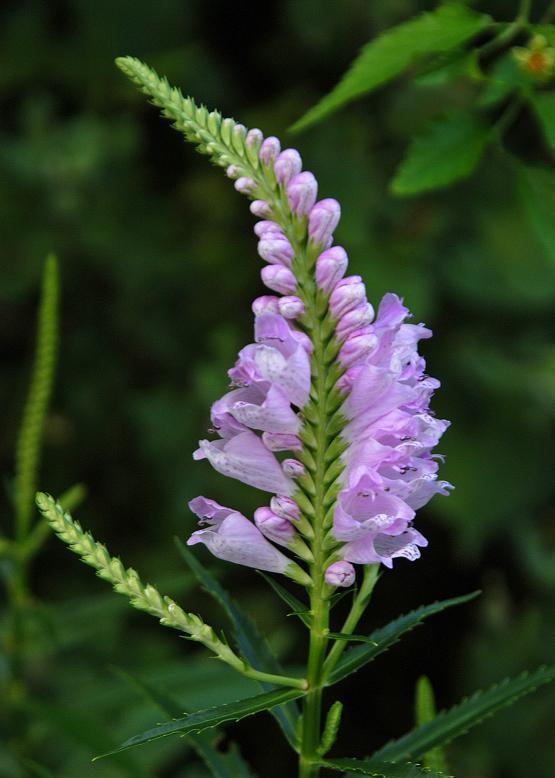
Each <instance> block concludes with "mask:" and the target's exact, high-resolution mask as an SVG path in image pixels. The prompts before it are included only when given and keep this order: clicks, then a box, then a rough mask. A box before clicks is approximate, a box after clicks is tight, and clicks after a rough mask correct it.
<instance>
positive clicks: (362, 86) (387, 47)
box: [291, 3, 491, 131]
mask: <svg viewBox="0 0 555 778" xmlns="http://www.w3.org/2000/svg"><path fill="white" fill-rule="evenodd" d="M490 21H491V19H490V17H489V16H486V15H485V14H479V13H476V12H475V11H473V10H471V9H470V8H468V7H467V6H465V5H462V4H461V3H445V4H443V5H440V6H439V8H437V9H436V10H435V11H432V12H430V13H422V14H420V15H418V16H415V17H414V18H413V19H409V20H408V21H407V22H404V23H403V24H400V25H398V26H397V27H393V28H392V29H390V30H387V31H386V32H384V33H382V35H380V36H378V37H377V38H375V39H374V40H372V41H370V42H369V43H368V44H367V45H366V46H364V48H363V49H362V51H361V52H360V54H359V56H358V57H357V58H356V60H355V61H354V62H353V64H352V65H351V67H350V69H349V70H348V71H347V73H345V75H344V76H343V78H342V79H341V81H340V82H339V83H338V84H337V86H336V87H335V88H334V89H332V91H331V92H330V93H329V94H327V95H326V96H325V97H324V98H322V100H320V102H319V103H317V104H316V105H315V106H314V107H313V108H311V109H310V110H309V111H308V112H307V113H306V114H305V115H304V116H303V117H302V118H301V119H299V120H298V121H297V122H295V124H294V125H293V127H292V128H291V129H292V130H293V131H298V130H304V129H306V128H307V127H309V126H310V125H312V124H316V123H317V122H319V121H321V120H322V119H323V118H324V117H325V116H327V115H328V114H330V113H332V111H336V110H337V109H338V108H341V107H342V106H344V105H345V104H346V103H349V102H351V101H352V100H354V99H355V98H356V97H360V96H361V95H364V94H367V93H368V92H371V91H372V90H373V89H376V87H378V86H380V85H381V84H384V83H385V82H386V81H389V80H390V79H392V78H394V77H395V76H397V75H398V74H399V73H401V72H402V71H403V70H405V68H406V67H407V66H408V65H409V64H410V63H411V62H412V61H413V60H415V59H417V58H418V57H422V56H424V55H427V54H438V53H441V52H444V51H450V50H452V49H455V48H456V47H457V46H460V45H461V44H463V43H464V42H465V41H467V40H470V38H472V37H474V36H475V35H477V33H479V32H480V31H481V30H483V29H484V28H485V27H487V25H488V24H489V23H490Z"/></svg>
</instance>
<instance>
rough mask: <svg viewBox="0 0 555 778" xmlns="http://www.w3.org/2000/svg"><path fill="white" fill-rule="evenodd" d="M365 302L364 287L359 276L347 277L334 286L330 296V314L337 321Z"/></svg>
mask: <svg viewBox="0 0 555 778" xmlns="http://www.w3.org/2000/svg"><path fill="white" fill-rule="evenodd" d="M365 301H366V287H365V286H364V284H363V283H362V279H361V277H360V276H347V278H342V279H341V281H338V283H337V284H336V285H335V287H334V289H333V292H332V293H331V296H330V313H331V315H332V316H333V318H334V319H339V317H340V316H344V314H346V313H347V312H348V311H352V310H353V308H356V307H357V306H358V305H360V304H361V303H363V302H365Z"/></svg>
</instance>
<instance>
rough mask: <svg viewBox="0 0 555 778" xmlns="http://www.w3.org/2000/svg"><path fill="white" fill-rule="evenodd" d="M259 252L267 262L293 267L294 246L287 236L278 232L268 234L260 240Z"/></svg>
mask: <svg viewBox="0 0 555 778" xmlns="http://www.w3.org/2000/svg"><path fill="white" fill-rule="evenodd" d="M258 253H259V254H260V256H261V257H262V259H264V260H265V261H266V262H270V263H271V264H273V265H285V267H291V260H292V259H293V248H292V247H291V244H290V243H289V241H288V240H287V238H286V237H284V236H283V237H280V236H279V235H278V234H276V233H270V234H266V235H264V236H263V237H262V239H261V240H260V241H259V242H258Z"/></svg>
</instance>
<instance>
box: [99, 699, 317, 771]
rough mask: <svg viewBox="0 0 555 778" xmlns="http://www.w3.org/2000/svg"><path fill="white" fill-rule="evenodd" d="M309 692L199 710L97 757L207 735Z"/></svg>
mask: <svg viewBox="0 0 555 778" xmlns="http://www.w3.org/2000/svg"><path fill="white" fill-rule="evenodd" d="M305 693H306V692H304V691H300V690H299V689H277V690H275V691H271V692H265V693H264V694H258V695H256V697H248V698H247V699H245V700H238V701H237V702H230V703H227V704H226V705H218V706H217V707H215V708H208V709H207V710H199V711H197V712H196V713H191V714H190V715H188V716H182V717H180V718H178V719H173V720H172V721H167V722H165V723H164V724H159V725H158V726H156V727H153V728H152V729H148V730H146V732H142V733H141V734H140V735H135V737H132V738H129V740H126V741H125V742H124V743H122V744H121V745H120V746H118V747H117V748H115V749H114V750H113V751H109V752H108V753H106V754H102V755H101V756H98V757H96V759H101V758H102V757H104V756H111V755H112V754H117V753H119V752H120V751H126V750H127V749H129V748H134V747H135V746H140V745H143V743H150V742H151V741H152V740H159V739H160V738H163V737H168V736H169V735H189V734H190V733H191V732H204V730H206V729H211V728H212V727H217V726H219V725H220V724H224V723H225V722H228V721H240V720H241V719H244V718H246V717H247V716H253V715H255V714H256V713H261V712H262V711H265V710H270V709H271V708H275V707H276V705H283V704H284V703H286V702H289V701H290V700H296V699H298V698H299V697H302V696H303V695H304V694H305Z"/></svg>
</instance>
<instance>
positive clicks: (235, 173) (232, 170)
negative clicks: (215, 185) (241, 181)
mask: <svg viewBox="0 0 555 778" xmlns="http://www.w3.org/2000/svg"><path fill="white" fill-rule="evenodd" d="M225 174H226V176H227V177H228V178H238V177H239V176H240V175H241V168H240V167H239V165H228V166H227V168H226V171H225Z"/></svg>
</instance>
